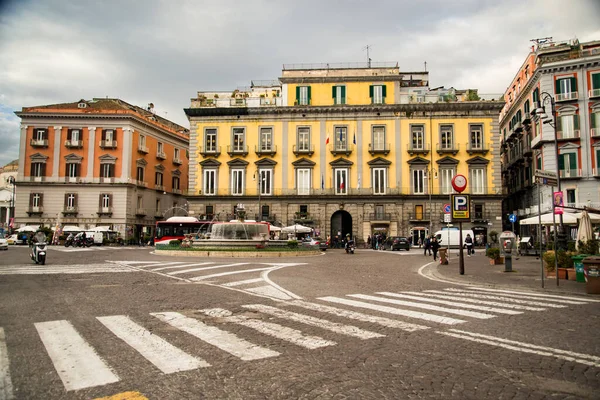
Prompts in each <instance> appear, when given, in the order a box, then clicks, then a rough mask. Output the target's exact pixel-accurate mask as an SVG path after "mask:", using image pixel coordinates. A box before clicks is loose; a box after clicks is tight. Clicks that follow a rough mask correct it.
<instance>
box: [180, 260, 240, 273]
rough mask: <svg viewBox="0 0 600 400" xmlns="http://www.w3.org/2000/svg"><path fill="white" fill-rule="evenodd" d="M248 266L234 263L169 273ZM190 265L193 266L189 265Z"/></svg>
mask: <svg viewBox="0 0 600 400" xmlns="http://www.w3.org/2000/svg"><path fill="white" fill-rule="evenodd" d="M205 264H214V263H205ZM248 264H250V263H235V264H224V265H215V266H214V267H204V268H191V269H185V270H183V271H175V272H170V275H177V274H185V273H188V272H195V271H204V270H208V269H219V268H229V267H239V266H242V265H248ZM191 265H193V264H191ZM191 265H190V266H191ZM198 265H202V264H198ZM185 266H186V267H187V265H185Z"/></svg>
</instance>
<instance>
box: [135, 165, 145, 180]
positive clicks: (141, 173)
mask: <svg viewBox="0 0 600 400" xmlns="http://www.w3.org/2000/svg"><path fill="white" fill-rule="evenodd" d="M136 179H137V180H138V181H139V182H144V167H140V166H139V165H138V167H137V175H136Z"/></svg>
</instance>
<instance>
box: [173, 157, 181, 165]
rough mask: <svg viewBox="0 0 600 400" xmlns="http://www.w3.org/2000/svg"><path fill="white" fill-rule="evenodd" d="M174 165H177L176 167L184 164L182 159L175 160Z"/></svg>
mask: <svg viewBox="0 0 600 400" xmlns="http://www.w3.org/2000/svg"><path fill="white" fill-rule="evenodd" d="M173 164H175V165H181V164H183V161H181V158H174V159H173Z"/></svg>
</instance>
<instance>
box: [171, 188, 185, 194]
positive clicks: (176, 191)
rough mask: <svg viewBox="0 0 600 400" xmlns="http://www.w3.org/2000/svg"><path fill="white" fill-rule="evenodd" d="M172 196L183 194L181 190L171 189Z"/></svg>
mask: <svg viewBox="0 0 600 400" xmlns="http://www.w3.org/2000/svg"><path fill="white" fill-rule="evenodd" d="M173 194H183V190H181V189H173Z"/></svg>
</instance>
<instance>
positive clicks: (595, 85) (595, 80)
mask: <svg viewBox="0 0 600 400" xmlns="http://www.w3.org/2000/svg"><path fill="white" fill-rule="evenodd" d="M591 78H592V79H591V81H592V90H600V72H597V73H592V74H591Z"/></svg>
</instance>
